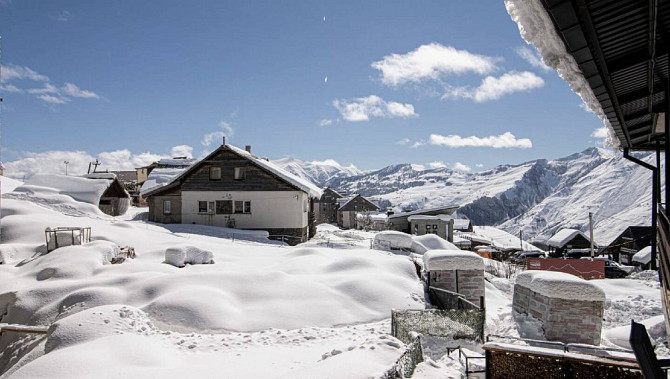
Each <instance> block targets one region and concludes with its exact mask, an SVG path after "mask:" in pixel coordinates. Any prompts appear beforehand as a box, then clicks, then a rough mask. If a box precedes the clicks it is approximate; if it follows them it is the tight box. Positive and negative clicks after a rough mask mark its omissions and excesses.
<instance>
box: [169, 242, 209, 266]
mask: <svg viewBox="0 0 670 379" xmlns="http://www.w3.org/2000/svg"><path fill="white" fill-rule="evenodd" d="M165 263H167V264H170V265H173V266H176V267H184V266H186V264H187V263H188V264H191V265H199V264H209V263H214V254H213V253H212V252H211V251H207V250H203V249H200V248H198V247H195V246H177V247H170V248H168V249H167V250H165Z"/></svg>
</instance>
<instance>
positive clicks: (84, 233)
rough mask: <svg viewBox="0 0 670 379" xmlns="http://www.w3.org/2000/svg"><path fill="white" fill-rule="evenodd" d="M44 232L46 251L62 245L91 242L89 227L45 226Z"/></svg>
mask: <svg viewBox="0 0 670 379" xmlns="http://www.w3.org/2000/svg"><path fill="white" fill-rule="evenodd" d="M44 234H45V237H46V246H47V252H49V251H52V250H56V249H58V248H59V247H63V246H71V245H83V244H86V243H89V242H91V228H90V227H67V226H59V227H57V228H53V229H52V228H46V229H45V230H44Z"/></svg>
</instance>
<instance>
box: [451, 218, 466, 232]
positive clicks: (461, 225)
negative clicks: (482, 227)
mask: <svg viewBox="0 0 670 379" xmlns="http://www.w3.org/2000/svg"><path fill="white" fill-rule="evenodd" d="M469 227H470V220H467V219H461V218H459V219H454V229H459V230H462V229H468V228H469Z"/></svg>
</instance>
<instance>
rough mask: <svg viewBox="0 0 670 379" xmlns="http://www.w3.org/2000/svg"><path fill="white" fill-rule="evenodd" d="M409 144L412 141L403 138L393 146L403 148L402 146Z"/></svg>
mask: <svg viewBox="0 0 670 379" xmlns="http://www.w3.org/2000/svg"><path fill="white" fill-rule="evenodd" d="M410 142H412V141H411V140H410V139H409V138H403V139H401V140H400V141H398V142H396V143H395V144H396V145H402V146H404V145H407V144H409V143H410Z"/></svg>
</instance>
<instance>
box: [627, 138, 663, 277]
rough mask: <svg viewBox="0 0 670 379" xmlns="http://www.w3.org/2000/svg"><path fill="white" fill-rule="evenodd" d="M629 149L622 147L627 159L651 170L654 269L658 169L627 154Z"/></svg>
mask: <svg viewBox="0 0 670 379" xmlns="http://www.w3.org/2000/svg"><path fill="white" fill-rule="evenodd" d="M629 152H630V151H629V149H628V148H624V149H623V157H624V158H626V159H628V160H629V161H631V162H633V163H636V164H638V165H640V166H642V167H644V168H646V169H649V170H651V173H652V175H651V188H652V189H651V230H653V231H654V237H653V238H652V239H651V269H652V270H656V269H658V267H657V266H656V237H655V236H656V233H658V231H657V229H658V227H657V222H658V221H657V217H658V197H659V194H658V193H657V192H658V182H659V180H658V179H659V178H658V172H659V169H658V167H654V166H652V165H650V164H649V163H647V162H645V161H642V160H639V159H637V158H635V157H633V156H631V155H630V154H629Z"/></svg>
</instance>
